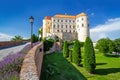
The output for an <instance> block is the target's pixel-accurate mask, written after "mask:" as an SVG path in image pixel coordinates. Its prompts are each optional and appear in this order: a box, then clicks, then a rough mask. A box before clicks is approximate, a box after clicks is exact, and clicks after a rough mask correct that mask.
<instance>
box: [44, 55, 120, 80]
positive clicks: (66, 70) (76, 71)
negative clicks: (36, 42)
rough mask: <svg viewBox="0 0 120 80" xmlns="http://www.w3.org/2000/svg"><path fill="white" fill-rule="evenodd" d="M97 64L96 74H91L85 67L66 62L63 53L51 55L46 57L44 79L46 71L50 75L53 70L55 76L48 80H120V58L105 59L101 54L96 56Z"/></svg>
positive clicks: (50, 76)
mask: <svg viewBox="0 0 120 80" xmlns="http://www.w3.org/2000/svg"><path fill="white" fill-rule="evenodd" d="M45 63H46V64H47V66H48V65H49V64H52V65H55V66H53V67H54V68H55V69H54V68H51V69H49V68H48V67H46V64H45ZM96 63H97V64H96V65H97V66H96V71H95V74H89V73H87V72H86V71H85V69H84V68H83V67H78V66H76V65H75V64H74V63H71V62H69V60H68V59H67V60H66V59H65V58H64V57H63V56H62V54H61V53H55V54H49V55H46V56H45V57H44V62H43V69H42V78H43V77H44V78H45V76H46V75H45V74H46V73H45V71H46V72H47V73H49V72H50V70H51V73H53V75H49V79H48V80H86V79H87V80H120V58H116V57H105V56H103V55H102V54H100V53H99V54H96ZM47 70H49V72H48V71H47ZM52 71H54V72H52ZM54 73H55V74H54ZM47 77H48V75H47ZM42 80H45V79H42ZM46 80H47V79H46Z"/></svg>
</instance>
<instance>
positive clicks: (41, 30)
mask: <svg viewBox="0 0 120 80" xmlns="http://www.w3.org/2000/svg"><path fill="white" fill-rule="evenodd" d="M38 34H40V40H42V37H43V27H41V28H40V30H39V31H38Z"/></svg>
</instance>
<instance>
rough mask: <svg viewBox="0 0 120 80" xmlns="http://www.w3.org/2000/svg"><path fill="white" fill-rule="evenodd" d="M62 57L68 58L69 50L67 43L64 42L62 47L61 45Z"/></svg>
mask: <svg viewBox="0 0 120 80" xmlns="http://www.w3.org/2000/svg"><path fill="white" fill-rule="evenodd" d="M63 56H64V57H69V49H68V43H67V41H65V42H64V45H63Z"/></svg>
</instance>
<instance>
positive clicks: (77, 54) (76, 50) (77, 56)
mask: <svg viewBox="0 0 120 80" xmlns="http://www.w3.org/2000/svg"><path fill="white" fill-rule="evenodd" d="M72 57H73V62H74V63H75V64H76V65H80V63H81V49H80V42H79V41H78V40H75V43H74V47H73V54H72Z"/></svg>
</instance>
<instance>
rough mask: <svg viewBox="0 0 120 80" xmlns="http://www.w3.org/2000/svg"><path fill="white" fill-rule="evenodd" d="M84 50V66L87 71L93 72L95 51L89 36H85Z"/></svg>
mask: <svg viewBox="0 0 120 80" xmlns="http://www.w3.org/2000/svg"><path fill="white" fill-rule="evenodd" d="M84 52H85V53H84V67H85V69H86V70H87V71H88V72H89V73H94V71H95V67H96V61H95V51H94V48H93V43H92V41H91V39H90V38H89V37H87V38H86V41H85V45H84Z"/></svg>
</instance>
